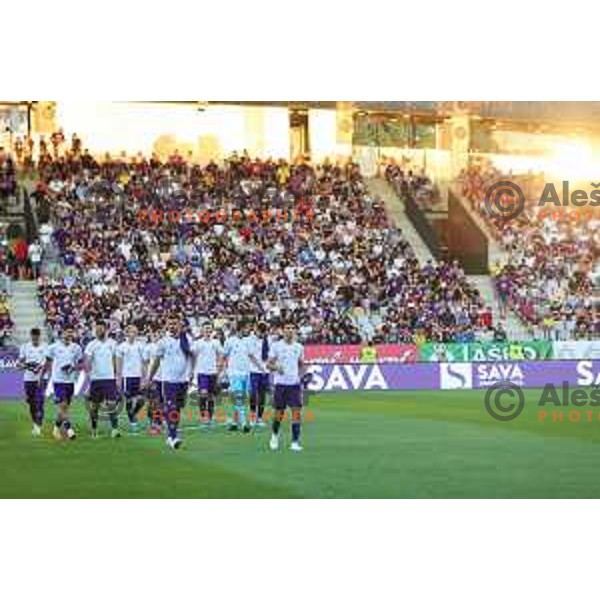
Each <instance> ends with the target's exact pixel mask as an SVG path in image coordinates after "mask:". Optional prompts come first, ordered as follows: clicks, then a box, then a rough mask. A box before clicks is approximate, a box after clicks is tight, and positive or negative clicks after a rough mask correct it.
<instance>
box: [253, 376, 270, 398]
mask: <svg viewBox="0 0 600 600" xmlns="http://www.w3.org/2000/svg"><path fill="white" fill-rule="evenodd" d="M269 387H270V382H269V374H268V373H250V391H251V393H252V394H253V395H254V394H257V393H258V392H261V391H263V390H264V391H267V390H268V389H269Z"/></svg>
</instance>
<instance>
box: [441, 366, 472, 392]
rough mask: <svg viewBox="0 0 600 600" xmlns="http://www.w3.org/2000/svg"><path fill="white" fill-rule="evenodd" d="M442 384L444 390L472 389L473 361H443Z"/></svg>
mask: <svg viewBox="0 0 600 600" xmlns="http://www.w3.org/2000/svg"><path fill="white" fill-rule="evenodd" d="M440 386H441V388H442V389H443V390H470V389H471V388H472V387H473V365H472V364H471V363H442V364H441V365H440Z"/></svg>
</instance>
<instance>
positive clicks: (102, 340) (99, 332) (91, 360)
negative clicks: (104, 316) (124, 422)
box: [84, 322, 121, 438]
mask: <svg viewBox="0 0 600 600" xmlns="http://www.w3.org/2000/svg"><path fill="white" fill-rule="evenodd" d="M84 354H85V361H86V370H87V371H88V374H89V377H90V391H89V410H90V424H91V427H92V437H93V438H96V437H97V436H98V418H99V412H100V406H101V405H102V404H106V405H107V407H108V418H109V421H110V425H111V428H112V431H111V437H113V438H118V437H120V436H121V433H120V431H119V415H118V412H117V403H118V400H119V391H118V389H117V386H120V382H118V383H117V380H116V377H115V375H116V366H117V365H116V362H117V343H116V342H115V340H113V339H112V338H109V337H108V336H107V334H106V325H105V324H104V323H102V322H98V323H96V339H94V340H92V341H91V342H90V343H89V344H88V345H87V346H86V348H85V353H84Z"/></svg>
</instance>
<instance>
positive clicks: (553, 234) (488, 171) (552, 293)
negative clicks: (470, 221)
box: [460, 161, 600, 340]
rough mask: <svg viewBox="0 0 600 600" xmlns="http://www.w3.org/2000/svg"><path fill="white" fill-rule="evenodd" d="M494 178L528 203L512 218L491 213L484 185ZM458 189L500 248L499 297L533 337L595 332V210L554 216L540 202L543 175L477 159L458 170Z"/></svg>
mask: <svg viewBox="0 0 600 600" xmlns="http://www.w3.org/2000/svg"><path fill="white" fill-rule="evenodd" d="M497 181H513V182H515V183H517V184H518V185H519V186H520V187H521V189H522V190H523V192H524V195H525V199H526V203H525V208H524V210H523V211H522V213H521V214H520V215H519V216H518V217H517V218H515V219H509V220H500V219H496V218H494V217H492V216H491V215H490V214H489V213H488V211H487V209H486V207H485V203H484V197H485V192H486V190H487V189H488V187H489V186H490V185H491V184H492V183H495V182H497ZM460 182H461V184H462V186H463V194H464V197H465V198H466V199H467V201H468V202H469V203H470V206H471V208H472V209H473V210H474V211H477V212H478V213H479V215H480V216H481V218H482V219H483V221H484V222H485V224H486V226H487V228H488V230H489V231H490V233H491V234H492V235H493V236H494V237H495V238H496V239H497V240H498V241H499V243H500V244H501V246H502V248H503V250H504V251H505V259H504V261H503V263H500V262H499V263H498V264H496V265H495V266H494V269H493V270H494V273H493V275H494V277H495V282H496V289H497V292H498V296H499V299H500V302H501V304H503V305H504V306H505V307H506V308H507V309H511V310H514V311H515V312H516V313H517V314H518V315H519V317H520V318H521V319H522V321H523V322H524V323H525V324H526V325H527V327H528V328H529V329H530V331H531V336H532V337H536V338H538V339H550V340H570V339H591V338H597V337H598V335H599V334H600V314H599V311H598V303H597V301H594V279H595V274H594V264H596V263H597V262H598V258H599V254H598V242H599V241H600V221H599V220H598V218H597V214H593V215H591V218H587V217H582V218H581V219H580V220H578V221H573V220H571V219H568V218H553V216H552V213H551V212H550V214H547V213H548V210H547V209H546V210H545V209H543V208H542V207H540V206H539V202H538V201H539V199H540V198H541V194H542V190H543V177H540V176H533V175H528V176H515V175H514V174H512V173H501V172H500V171H499V170H497V169H495V168H494V167H493V166H492V165H491V164H490V163H489V162H485V161H481V162H479V163H478V164H476V165H473V166H471V167H469V168H468V169H465V170H464V171H463V173H462V174H461V177H460Z"/></svg>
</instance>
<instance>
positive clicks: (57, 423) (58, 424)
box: [54, 418, 63, 429]
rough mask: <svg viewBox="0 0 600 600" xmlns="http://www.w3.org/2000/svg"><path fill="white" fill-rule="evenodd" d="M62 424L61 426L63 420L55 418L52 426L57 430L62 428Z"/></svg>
mask: <svg viewBox="0 0 600 600" xmlns="http://www.w3.org/2000/svg"><path fill="white" fill-rule="evenodd" d="M62 424H63V420H62V419H60V418H57V419H56V421H54V425H55V426H56V427H58V429H60V428H61V427H62Z"/></svg>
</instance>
